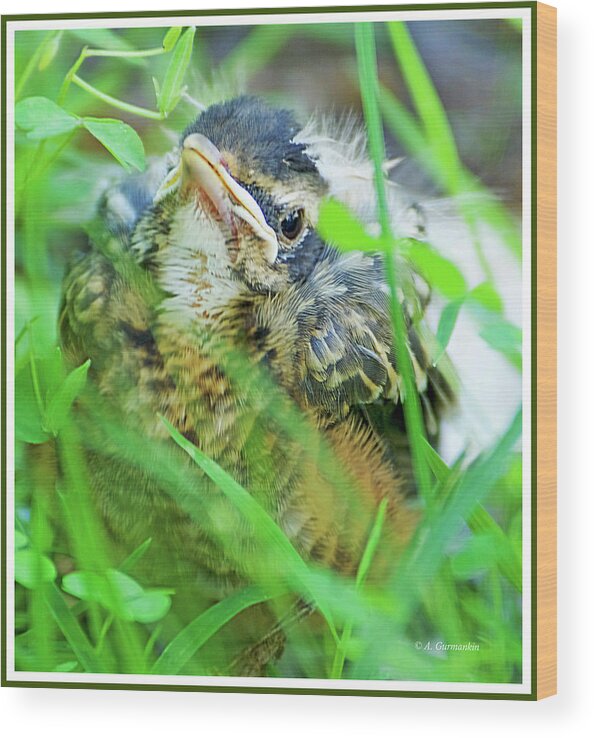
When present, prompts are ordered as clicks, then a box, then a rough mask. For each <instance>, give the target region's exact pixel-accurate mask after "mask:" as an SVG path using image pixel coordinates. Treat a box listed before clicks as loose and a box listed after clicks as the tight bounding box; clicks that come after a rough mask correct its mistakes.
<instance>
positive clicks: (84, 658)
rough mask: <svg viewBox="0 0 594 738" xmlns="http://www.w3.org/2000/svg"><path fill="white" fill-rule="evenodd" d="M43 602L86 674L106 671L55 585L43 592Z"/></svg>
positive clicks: (101, 660)
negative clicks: (44, 594)
mask: <svg viewBox="0 0 594 738" xmlns="http://www.w3.org/2000/svg"><path fill="white" fill-rule="evenodd" d="M45 593H46V596H45V601H46V603H47V607H48V609H49V610H50V612H51V614H52V615H53V617H54V619H55V621H56V623H57V624H58V627H59V628H60V630H61V631H62V633H63V634H64V637H65V638H66V640H67V641H68V643H69V645H70V647H71V648H72V650H73V651H74V654H75V656H76V658H77V659H78V661H79V663H80V665H81V666H82V667H83V668H84V670H85V671H86V672H90V673H101V672H104V671H106V669H105V662H104V660H103V659H99V658H97V656H96V655H95V651H94V650H93V647H92V646H91V644H90V642H89V640H88V638H87V637H86V635H85V634H84V632H83V630H82V628H81V627H80V625H79V624H78V622H77V620H76V618H75V617H74V616H73V615H72V613H71V612H70V609H69V608H68V605H67V604H66V601H65V600H64V597H63V596H62V594H61V592H60V590H59V589H58V588H57V587H56V585H55V584H50V585H48V586H47V588H46V590H45Z"/></svg>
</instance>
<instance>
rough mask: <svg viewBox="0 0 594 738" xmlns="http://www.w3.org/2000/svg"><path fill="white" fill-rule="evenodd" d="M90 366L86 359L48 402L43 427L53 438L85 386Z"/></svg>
mask: <svg viewBox="0 0 594 738" xmlns="http://www.w3.org/2000/svg"><path fill="white" fill-rule="evenodd" d="M90 366H91V360H90V359H88V360H87V361H85V363H84V364H82V365H81V366H79V367H77V368H76V369H73V370H72V371H71V372H70V374H69V375H68V376H67V377H66V379H65V380H64V381H63V382H62V384H61V385H60V387H59V388H58V390H57V391H56V392H55V394H54V395H53V396H52V398H51V400H50V401H49V404H48V406H47V408H46V411H45V427H46V428H47V429H48V430H50V431H51V432H52V433H53V434H54V436H57V435H58V433H59V432H60V430H61V429H62V427H63V425H64V423H65V422H66V420H67V418H68V413H69V412H70V408H71V407H72V405H73V403H74V401H75V400H76V398H77V397H78V395H79V394H80V393H81V391H82V389H83V387H84V386H85V382H86V381H87V373H88V371H89V367H90Z"/></svg>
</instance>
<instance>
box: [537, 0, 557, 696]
mask: <svg viewBox="0 0 594 738" xmlns="http://www.w3.org/2000/svg"><path fill="white" fill-rule="evenodd" d="M556 23H557V11H556V9H555V8H552V7H550V6H548V5H541V4H540V3H538V4H537V6H536V24H537V33H536V43H537V51H536V53H537V70H536V72H537V74H536V85H537V118H536V120H537V125H536V136H537V141H536V144H537V161H536V165H537V185H536V208H537V219H536V232H537V272H536V280H537V284H536V289H537V296H536V315H537V350H536V373H537V409H536V412H537V463H538V471H537V503H536V505H537V516H536V520H537V551H536V553H537V586H536V607H537V626H536V627H537V677H536V696H537V698H538V699H541V698H543V697H549V696H550V695H553V694H556V692H557V499H556V497H557V125H556V123H557V28H556Z"/></svg>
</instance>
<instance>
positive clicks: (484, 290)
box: [468, 282, 503, 315]
mask: <svg viewBox="0 0 594 738" xmlns="http://www.w3.org/2000/svg"><path fill="white" fill-rule="evenodd" d="M468 298H469V299H471V300H474V302H476V303H477V304H478V305H481V306H482V307H484V308H486V309H487V310H490V311H491V312H494V313H499V314H500V315H502V314H503V301H502V299H501V296H500V295H499V292H497V290H496V289H495V287H494V285H493V284H492V283H491V282H482V283H481V284H479V285H478V286H477V287H475V288H474V289H472V290H470V292H469V293H468Z"/></svg>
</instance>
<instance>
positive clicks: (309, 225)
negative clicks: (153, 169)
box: [140, 97, 327, 293]
mask: <svg viewBox="0 0 594 738" xmlns="http://www.w3.org/2000/svg"><path fill="white" fill-rule="evenodd" d="M299 130H300V127H299V126H298V125H297V123H296V121H295V118H294V117H293V114H292V113H290V112H289V111H287V110H279V109H275V108H272V107H269V106H268V105H266V104H265V103H264V102H263V101H262V100H260V99H257V98H252V97H240V98H237V99H234V100H231V101H228V102H225V103H221V104H217V105H213V106H212V107H210V108H208V109H207V110H205V111H204V112H203V113H202V114H201V115H199V116H198V118H197V119H196V120H195V121H194V123H192V124H191V125H190V126H188V128H187V129H186V130H185V131H184V133H183V134H182V136H181V139H180V145H179V157H178V159H177V161H176V163H175V165H174V166H173V168H172V169H171V170H170V171H169V173H168V174H167V176H166V177H165V180H164V181H163V183H162V185H161V187H160V188H159V191H158V193H157V196H156V198H155V204H154V206H153V208H152V209H151V212H150V213H149V214H148V216H147V218H145V219H144V221H145V222H144V224H141V228H140V233H141V237H142V238H143V239H144V240H145V241H146V239H147V234H148V237H149V238H153V239H155V240H156V247H155V246H154V245H153V247H152V248H153V252H154V251H155V250H158V251H159V252H161V255H160V256H159V258H160V259H164V260H166V261H167V263H168V264H173V263H175V264H176V265H177V272H178V273H179V272H180V265H181V264H182V263H183V264H184V265H185V267H186V268H187V269H188V270H189V271H188V273H187V274H186V277H187V278H192V279H193V280H194V282H195V283H196V280H198V281H199V282H200V285H201V287H202V290H203V292H205V291H206V292H207V291H208V290H209V289H214V287H215V285H214V283H213V278H220V280H228V281H230V282H232V283H234V284H236V285H241V287H242V288H244V289H247V290H250V291H255V292H268V293H270V292H277V291H279V290H281V289H283V287H284V286H286V285H288V284H290V283H292V282H294V281H295V280H297V279H300V278H303V276H306V274H307V270H310V269H311V268H312V266H313V264H314V263H315V260H316V255H317V254H319V253H320V251H321V249H322V248H323V244H322V242H321V241H320V239H319V237H318V236H317V234H316V233H315V223H316V220H317V214H318V208H319V204H320V201H321V199H322V198H323V196H324V195H325V193H326V189H327V186H326V183H325V181H324V180H323V178H322V177H321V176H320V174H319V172H318V169H317V167H316V163H315V161H314V160H313V159H312V158H310V157H309V156H308V154H307V152H306V147H305V146H304V144H302V143H296V142H295V140H294V139H295V136H296V134H297V133H298V132H299ZM183 269H184V267H183V266H182V267H181V270H182V271H183ZM220 280H219V286H220Z"/></svg>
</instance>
